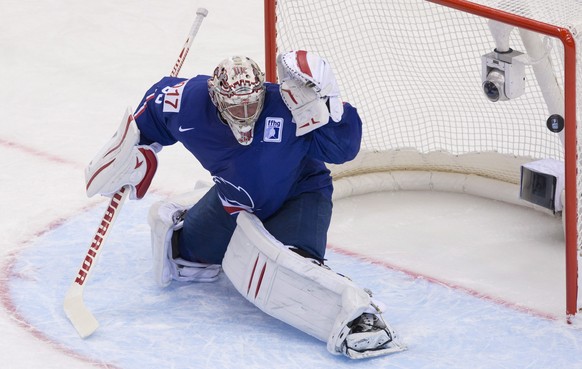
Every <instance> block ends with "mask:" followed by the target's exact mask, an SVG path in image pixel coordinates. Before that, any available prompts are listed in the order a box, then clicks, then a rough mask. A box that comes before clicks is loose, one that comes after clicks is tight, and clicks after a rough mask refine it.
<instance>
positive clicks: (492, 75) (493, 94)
mask: <svg viewBox="0 0 582 369" xmlns="http://www.w3.org/2000/svg"><path fill="white" fill-rule="evenodd" d="M504 85H505V75H504V74H503V72H502V71H500V70H498V69H493V70H491V71H490V72H489V74H488V75H487V78H486V80H485V81H484V82H483V85H482V87H483V92H484V93H485V96H487V98H488V99H489V101H492V102H496V101H500V100H507V97H505V91H504V90H503V87H504Z"/></svg>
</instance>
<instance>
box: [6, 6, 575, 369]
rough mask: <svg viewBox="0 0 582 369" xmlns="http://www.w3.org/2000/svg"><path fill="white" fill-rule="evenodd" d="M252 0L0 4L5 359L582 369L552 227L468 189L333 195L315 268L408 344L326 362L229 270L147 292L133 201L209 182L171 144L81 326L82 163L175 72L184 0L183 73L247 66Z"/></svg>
mask: <svg viewBox="0 0 582 369" xmlns="http://www.w3.org/2000/svg"><path fill="white" fill-rule="evenodd" d="M262 4H263V2H262V1H259V0H252V1H235V0H214V1H194V2H192V1H184V0H169V1H164V2H161V1H137V0H127V1H123V2H119V1H113V0H105V1H98V2H94V1H93V2H90V1H86V0H80V1H70V0H68V1H67V0H54V1H48V2H41V1H31V2H22V1H14V0H4V1H2V2H0V29H1V32H0V81H2V86H3V88H2V89H1V90H0V111H1V112H2V115H1V119H2V121H1V124H0V156H1V157H2V160H1V161H0V168H1V170H0V193H1V194H2V211H1V212H0V234H1V235H2V237H0V261H1V264H0V301H1V306H2V310H1V313H0V332H2V335H1V336H0V358H1V364H0V366H1V367H2V368H10V369H31V368H43V369H51V368H55V369H56V368H59V369H60V368H81V369H82V368H94V367H104V368H263V367H265V368H266V367H269V368H299V367H301V368H313V367H320V368H347V367H350V368H354V367H358V368H359V367H366V368H369V367H378V368H526V367H527V368H581V367H582V364H581V363H580V362H581V360H580V359H579V357H580V356H581V355H580V354H581V349H580V347H581V346H582V341H581V339H582V337H581V332H580V330H579V329H577V328H575V327H572V326H568V325H566V324H565V323H564V322H563V320H562V319H560V311H562V308H561V306H560V304H562V301H563V299H562V294H563V283H562V281H563V258H562V253H563V249H561V248H560V247H561V243H560V241H559V237H560V232H559V229H560V224H559V220H556V219H553V218H551V217H550V218H548V217H544V216H541V215H531V214H530V213H526V212H523V211H521V210H515V209H509V208H504V209H502V210H501V211H500V209H499V206H500V205H499V204H495V203H485V202H483V201H481V200H475V199H466V198H460V197H450V196H447V195H445V196H444V197H435V196H434V194H421V193H415V194H409V193H401V194H390V195H386V196H383V197H380V198H379V197H375V196H376V195H373V196H370V197H362V198H357V199H346V200H342V201H340V202H338V203H337V204H336V207H335V215H334V224H333V227H332V231H331V233H330V244H331V246H332V251H330V253H329V254H328V258H329V264H330V265H331V266H332V267H333V268H334V269H336V270H338V271H341V272H343V273H345V274H349V275H350V276H351V277H352V278H353V279H354V280H356V281H357V282H358V283H361V284H362V285H366V286H367V287H370V288H371V289H372V290H374V291H375V293H376V296H377V297H378V298H380V299H382V300H384V301H385V302H386V303H387V304H388V306H389V309H388V312H387V314H386V317H387V319H388V320H389V321H390V323H391V324H392V325H393V326H394V327H395V329H397V331H398V332H399V333H400V334H401V336H402V338H403V340H404V341H406V343H407V344H408V345H409V350H408V351H406V352H403V353H399V354H397V355H394V356H391V357H386V358H380V359H373V360H369V361H364V362H353V361H349V360H348V359H345V358H343V357H335V356H331V355H329V354H328V353H327V352H326V350H325V345H324V344H323V343H321V342H319V341H317V340H315V339H313V338H311V337H309V336H307V335H305V334H303V333H301V332H298V331H296V330H294V329H293V328H290V327H288V326H286V325H284V324H283V323H280V322H278V321H276V320H274V319H272V318H269V317H268V316H266V315H264V314H263V313H261V312H259V311H258V310H257V309H255V308H254V307H253V306H251V305H250V304H249V303H248V302H246V300H244V299H243V298H242V297H240V296H239V295H238V294H237V293H236V291H235V290H234V289H233V287H232V286H231V285H230V283H229V282H228V281H227V280H226V279H225V278H224V277H223V278H221V279H220V280H219V281H218V282H217V283H214V284H207V285H187V284H173V285H172V286H171V287H170V288H168V289H167V290H159V289H158V288H157V287H155V285H154V284H153V282H152V278H151V260H150V250H149V240H148V239H149V235H148V229H147V226H146V221H145V219H146V213H147V207H148V205H149V204H151V203H152V201H154V200H155V199H158V198H162V197H165V196H167V195H170V194H179V193H182V192H184V191H186V190H189V189H191V188H192V187H193V185H194V183H195V181H196V180H198V179H208V175H207V174H206V173H205V172H204V171H203V170H202V168H201V167H200V166H199V164H197V163H196V162H195V161H194V160H192V159H191V158H190V156H189V155H188V154H187V153H186V152H185V150H183V149H182V148H180V147H178V146H176V147H171V148H166V149H164V151H163V152H162V153H161V155H160V169H159V171H158V173H157V175H156V178H154V181H153V184H152V190H151V194H150V195H151V196H150V197H148V198H146V199H144V200H143V201H141V202H127V203H126V204H125V206H124V208H123V211H122V213H121V214H120V218H119V220H118V222H119V223H118V224H117V225H115V228H114V230H113V233H112V235H111V238H110V239H109V241H108V242H107V244H106V245H105V249H104V252H103V255H102V257H101V259H100V260H99V262H98V264H97V267H96V270H95V272H94V275H93V279H91V281H90V283H89V285H88V287H87V292H86V300H87V304H88V306H89V307H90V308H91V309H92V311H93V312H94V313H95V315H96V317H97V318H98V319H99V321H100V323H101V327H100V329H99V330H98V331H97V332H96V333H95V335H94V336H92V337H91V338H89V339H87V340H81V339H80V338H79V337H78V336H77V335H76V333H75V331H74V329H73V328H72V327H71V326H70V325H69V323H68V321H67V320H66V318H65V316H64V313H63V311H62V299H63V297H64V293H65V291H66V289H67V288H68V286H69V285H70V283H71V282H72V278H73V277H74V274H75V272H76V270H77V268H78V266H79V263H80V261H81V259H82V257H83V256H84V254H85V252H86V250H87V248H88V246H89V242H90V240H91V238H92V235H93V232H94V231H95V229H96V226H97V224H98V221H99V220H100V218H101V215H102V213H103V211H104V209H105V207H106V204H107V201H106V200H104V199H100V198H92V199H87V198H86V196H85V193H84V181H83V168H84V167H85V165H86V164H87V163H88V162H89V160H91V158H92V157H93V155H94V154H95V153H96V152H97V151H98V150H99V148H100V147H101V146H102V145H103V144H104V143H105V142H106V141H107V139H108V138H109V137H111V135H112V134H113V133H114V130H115V129H116V128H117V126H118V124H119V121H120V119H121V117H122V115H123V111H124V110H125V107H126V106H127V105H130V106H133V107H135V104H137V102H138V101H139V100H140V99H141V96H142V93H143V92H144V91H145V90H146V89H147V88H148V87H149V86H150V85H151V84H152V83H153V82H155V81H157V80H158V79H159V78H161V76H163V75H167V74H169V73H170V71H171V68H172V66H173V64H174V61H175V59H176V57H177V56H178V53H179V51H180V49H181V47H182V45H183V43H184V41H185V37H186V33H187V32H188V30H189V28H190V25H191V22H192V20H193V19H194V16H195V13H196V9H197V8H198V7H201V6H204V7H206V8H208V10H209V16H208V18H207V19H206V20H205V21H204V24H203V25H202V28H201V30H200V32H199V34H198V36H197V38H196V40H195V41H194V43H193V45H192V49H191V51H190V54H189V56H188V59H187V60H186V64H185V66H184V68H183V70H182V75H184V76H190V75H193V74H196V73H198V72H202V73H209V72H210V71H211V70H212V68H214V66H215V64H216V63H217V62H218V61H219V60H221V59H222V58H224V57H225V56H227V55H232V54H247V55H249V56H251V57H253V58H254V59H256V60H257V61H259V62H261V64H262V60H264V55H263V51H262V50H263V49H262V42H263V39H262V32H263V31H262V28H263V19H262ZM431 204H432V205H431ZM427 206H428V208H427ZM499 214H502V215H499ZM451 219H456V223H455V225H453V226H451V222H450V220H451ZM471 219H472V220H473V221H472V222H471ZM374 224H376V225H377V224H380V225H381V226H380V227H378V226H374ZM491 230H493V232H492V231H491ZM482 231H485V232H482ZM452 234H454V235H455V237H451V235H452ZM511 235H513V236H511ZM516 235H519V236H520V237H523V238H519V237H517V236H516ZM467 239H468V240H479V241H480V242H482V243H485V244H486V245H487V243H489V245H488V246H487V247H486V248H485V250H484V249H483V248H479V247H478V246H477V245H475V244H473V243H471V244H470V242H467V241H466V240H467ZM540 239H541V240H542V241H544V242H542V244H543V246H541V247H540V244H539V243H538V242H536V241H539V240H540ZM501 241H503V242H501ZM500 244H501V245H502V246H503V248H502V249H499V248H496V247H498V246H499V245H500ZM427 245H430V247H427ZM463 246H465V247H463ZM532 266H533V267H532ZM469 272H470V273H469ZM499 287H503V288H501V289H500V288H499ZM515 291H518V293H516V292H515ZM522 308H524V309H529V312H525V311H524V309H522ZM546 315H553V316H558V319H545V318H543V317H541V316H546Z"/></svg>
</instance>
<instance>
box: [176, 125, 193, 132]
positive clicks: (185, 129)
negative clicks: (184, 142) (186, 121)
mask: <svg viewBox="0 0 582 369" xmlns="http://www.w3.org/2000/svg"><path fill="white" fill-rule="evenodd" d="M193 129H194V127H192V128H182V126H180V127H178V131H180V132H187V131H191V130H193Z"/></svg>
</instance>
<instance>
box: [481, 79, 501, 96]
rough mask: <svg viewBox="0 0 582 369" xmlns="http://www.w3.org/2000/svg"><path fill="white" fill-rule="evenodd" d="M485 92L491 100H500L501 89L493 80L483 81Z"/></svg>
mask: <svg viewBox="0 0 582 369" xmlns="http://www.w3.org/2000/svg"><path fill="white" fill-rule="evenodd" d="M483 92H484V93H485V95H486V96H487V98H488V99H489V100H491V101H497V100H499V89H498V88H497V86H495V83H493V82H491V81H485V83H483Z"/></svg>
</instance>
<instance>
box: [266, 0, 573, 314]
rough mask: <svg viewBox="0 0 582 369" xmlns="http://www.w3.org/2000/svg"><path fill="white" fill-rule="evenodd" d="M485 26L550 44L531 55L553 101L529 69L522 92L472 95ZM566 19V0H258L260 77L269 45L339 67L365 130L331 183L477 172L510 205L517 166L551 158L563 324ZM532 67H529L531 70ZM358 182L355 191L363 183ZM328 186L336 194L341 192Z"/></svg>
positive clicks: (569, 132) (270, 59) (568, 139)
mask: <svg viewBox="0 0 582 369" xmlns="http://www.w3.org/2000/svg"><path fill="white" fill-rule="evenodd" d="M498 4H501V5H498ZM488 20H494V21H498V22H501V23H503V24H507V25H510V26H513V27H516V29H519V30H520V31H521V30H529V31H532V32H534V33H536V34H538V35H539V39H540V40H542V39H543V44H544V45H547V44H548V43H547V42H546V41H548V38H549V41H548V42H549V44H550V45H552V46H551V47H549V48H548V50H547V52H546V51H543V50H542V51H543V55H542V58H547V60H548V63H549V65H552V66H553V68H554V69H555V70H553V75H554V76H555V80H556V81H557V82H556V86H558V87H559V89H560V91H561V93H562V94H563V96H562V97H560V96H556V99H557V100H554V103H553V107H552V103H551V102H548V98H549V99H550V100H551V99H552V97H548V92H547V88H545V87H544V86H543V82H540V77H539V76H538V75H537V74H536V73H537V72H538V71H537V70H536V71H535V73H534V72H533V71H531V70H532V69H535V68H533V67H531V68H530V67H529V66H528V67H526V69H527V70H526V83H527V85H526V92H525V93H524V95H523V96H520V97H518V98H516V99H514V100H511V101H499V102H495V103H491V102H489V101H487V99H486V98H485V96H484V95H483V94H482V91H479V92H475V91H474V90H479V89H480V82H481V81H480V80H479V79H481V78H482V75H481V73H482V71H481V69H482V65H481V63H482V61H481V54H483V53H485V52H487V51H492V50H493V49H494V48H495V46H496V44H495V42H494V39H493V38H492V37H491V33H490V32H489V30H488V29H487V25H486V23H487V21H488ZM576 21H579V22H580V24H581V25H582V5H577V4H576V2H575V1H573V0H556V1H546V0H523V1H522V0H507V1H504V2H499V1H492V0H480V1H464V0H428V1H423V0H394V1H380V0H378V1H373V0H367V1H357V0H354V1H352V2H350V1H345V2H341V3H338V2H336V1H330V0H320V1H301V0H265V44H266V48H265V52H266V74H267V80H269V81H276V64H275V59H276V54H277V51H278V50H291V49H297V48H302V49H307V50H311V51H315V52H318V53H319V54H322V55H324V56H325V57H327V58H328V59H330V61H331V63H332V65H334V68H335V69H337V70H338V73H337V74H338V83H339V84H340V87H341V90H342V97H343V98H344V99H345V100H346V101H350V102H353V103H354V105H355V106H356V107H358V109H359V111H360V114H361V115H362V116H363V118H364V122H365V128H364V130H365V132H364V138H363V142H362V154H361V155H360V157H359V158H357V159H356V160H355V161H354V163H352V164H350V165H348V166H347V167H345V168H344V167H341V166H340V167H339V168H333V169H332V174H333V175H334V180H336V178H337V179H342V178H344V177H347V176H350V175H352V174H354V173H357V174H359V173H361V172H372V173H378V172H382V171H398V172H406V173H410V172H415V173H416V172H418V171H430V172H433V173H437V172H438V173H439V174H441V173H442V174H447V175H448V174H454V175H458V174H460V175H463V176H465V177H463V181H465V182H464V183H466V181H467V178H471V179H473V178H474V177H475V176H477V177H480V178H484V179H485V180H486V181H490V180H493V181H497V182H503V183H506V184H510V185H511V186H513V187H511V188H510V187H503V186H505V185H501V186H502V188H503V189H504V190H503V191H501V192H504V191H505V188H509V190H508V193H510V195H508V197H509V198H511V196H513V195H511V194H513V193H514V191H515V187H516V186H517V187H519V185H520V183H519V181H520V178H519V175H520V173H519V171H520V169H519V168H521V166H522V165H523V164H524V163H526V162H528V161H532V160H537V159H544V158H551V159H553V160H557V161H562V162H563V163H564V168H565V171H564V172H565V186H564V187H565V191H564V193H565V200H563V201H562V202H563V203H564V210H563V217H564V227H565V244H566V246H565V247H566V251H565V259H566V260H565V271H566V277H565V280H566V287H565V288H566V314H567V316H568V317H571V316H574V315H575V314H576V313H577V312H578V310H579V308H580V307H581V305H582V304H581V303H580V302H578V299H579V288H580V283H579V279H578V261H579V250H580V249H581V247H580V242H581V240H580V239H579V237H578V234H579V233H580V229H582V226H581V224H580V223H581V221H580V219H579V217H578V213H579V212H580V209H579V206H580V205H579V203H578V198H579V197H580V194H582V189H581V185H580V183H582V180H581V178H580V177H581V176H582V166H581V165H580V163H578V162H577V158H578V156H579V155H580V151H581V150H580V148H579V144H578V142H579V140H578V138H577V136H578V134H579V133H578V132H577V129H576V119H577V98H578V97H577V93H576V91H577V82H578V79H580V78H582V76H580V75H577V68H578V66H577V60H578V59H580V56H579V53H580V52H579V51H578V48H577V42H578V40H577V38H576V37H577V34H575V33H576V32H575V26H576V24H575V22H576ZM514 33H515V32H514ZM516 37H517V36H515V35H514V34H512V35H511V36H510V42H511V45H510V46H511V47H512V48H515V49H521V50H520V51H524V52H525V50H524V49H527V47H526V46H524V44H525V41H522V40H520V39H519V38H516ZM544 37H546V38H544ZM522 39H523V35H522ZM556 40H557V41H556ZM539 45H542V41H540V42H539ZM540 47H541V46H540ZM543 47H545V46H543ZM543 47H542V49H543ZM546 54H547V55H546ZM538 62H539V60H531V59H530V60H529V63H530V65H531V66H533V65H535V64H536V63H538ZM534 74H536V75H534ZM579 74H582V73H579ZM386 75H388V76H389V78H386ZM368 76H369V77H368ZM536 80H537V81H538V83H537V84H536V83H535V81H536ZM532 81H533V82H532ZM475 87H476V88H475ZM362 90H364V91H363V92H362ZM366 90H367V91H366ZM386 90H389V91H386ZM367 92H370V94H369V95H366V93H367ZM439 94H440V95H439ZM479 94H480V95H479ZM554 95H556V93H555V91H554ZM558 95H559V94H558ZM555 101H558V102H557V103H556V102H555ZM562 101H563V103H562ZM378 105H385V106H388V107H389V108H386V109H385V108H384V107H378ZM556 105H557V107H556ZM562 105H563V106H562ZM376 109H378V110H377V111H376ZM555 110H557V111H558V114H559V115H562V116H563V118H564V121H565V128H564V131H563V132H562V133H560V135H558V134H556V133H551V132H549V131H548V130H547V129H546V128H545V122H546V120H545V119H546V118H547V117H548V116H549V115H550V113H556V111H555ZM459 122H460V123H459ZM558 136H559V137H558ZM467 176H469V177H467ZM380 181H383V180H380ZM368 182H369V181H368ZM363 183H364V184H363V185H362V182H360V184H359V186H364V187H366V186H367V184H366V183H367V182H365V181H364V182H363ZM488 184H489V182H487V184H486V185H484V186H483V185H477V187H480V186H481V187H487V186H488ZM430 185H431V186H432V185H434V184H432V183H431V184H430ZM398 186H401V183H399V184H398ZM447 186H448V185H447ZM463 186H465V184H464V185H463ZM336 187H339V188H340V192H341V189H342V185H340V186H337V185H336ZM447 190H448V189H447ZM347 191H348V192H349V193H359V191H358V190H357V189H356V190H354V189H349V190H347ZM480 191H481V190H468V191H467V190H466V189H465V187H463V192H469V193H476V194H478V195H483V196H487V197H492V198H494V197H495V196H497V195H491V194H490V193H487V191H486V190H485V191H484V192H485V193H484V192H480ZM492 192H498V193H499V192H500V191H498V190H495V191H492ZM558 195H559V194H558ZM558 195H557V196H558ZM562 195H563V194H562ZM509 201H510V202H513V201H514V200H513V199H509ZM516 203H519V204H520V205H523V201H521V200H520V201H516ZM566 205H567V206H566ZM526 206H527V205H526ZM534 208H536V209H537V207H535V206H534Z"/></svg>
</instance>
